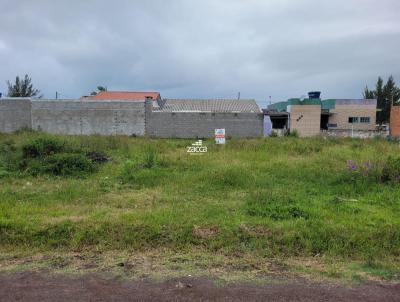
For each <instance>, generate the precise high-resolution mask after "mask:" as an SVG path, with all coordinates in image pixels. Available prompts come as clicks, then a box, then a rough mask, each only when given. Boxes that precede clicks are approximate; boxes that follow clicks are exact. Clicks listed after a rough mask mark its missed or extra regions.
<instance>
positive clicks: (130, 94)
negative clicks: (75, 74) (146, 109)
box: [81, 91, 160, 101]
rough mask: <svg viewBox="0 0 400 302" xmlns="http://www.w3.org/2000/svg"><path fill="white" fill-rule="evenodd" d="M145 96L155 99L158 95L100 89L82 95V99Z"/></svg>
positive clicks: (125, 98)
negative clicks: (87, 94)
mask: <svg viewBox="0 0 400 302" xmlns="http://www.w3.org/2000/svg"><path fill="white" fill-rule="evenodd" d="M146 97H152V98H153V100H156V99H158V98H159V97H160V93H159V92H131V91H101V92H99V93H97V94H96V95H90V96H82V97H81V99H84V100H93V101H101V100H126V101H143V100H145V99H146Z"/></svg>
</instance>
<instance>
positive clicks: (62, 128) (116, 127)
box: [32, 100, 145, 136]
mask: <svg viewBox="0 0 400 302" xmlns="http://www.w3.org/2000/svg"><path fill="white" fill-rule="evenodd" d="M144 120H145V106H144V101H143V102H136V101H114V100H113V101H81V100H32V128H33V129H40V130H43V131H45V132H49V133H56V134H72V135H73V134H83V135H90V134H103V135H138V136H140V135H144V134H145V121H144Z"/></svg>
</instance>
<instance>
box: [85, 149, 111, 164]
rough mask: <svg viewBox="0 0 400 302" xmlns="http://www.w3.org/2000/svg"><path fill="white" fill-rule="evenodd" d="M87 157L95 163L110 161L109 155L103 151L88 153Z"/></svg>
mask: <svg viewBox="0 0 400 302" xmlns="http://www.w3.org/2000/svg"><path fill="white" fill-rule="evenodd" d="M86 157H87V158H89V159H90V160H91V161H92V162H94V163H105V162H107V161H108V160H109V158H108V157H107V155H106V154H105V153H103V152H101V151H87V152H86Z"/></svg>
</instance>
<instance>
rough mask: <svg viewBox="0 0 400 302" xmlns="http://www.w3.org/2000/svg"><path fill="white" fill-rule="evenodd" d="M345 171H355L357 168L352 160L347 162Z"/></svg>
mask: <svg viewBox="0 0 400 302" xmlns="http://www.w3.org/2000/svg"><path fill="white" fill-rule="evenodd" d="M347 169H349V170H350V171H357V166H356V164H355V163H354V162H353V161H352V160H348V161H347Z"/></svg>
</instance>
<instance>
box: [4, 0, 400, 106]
mask: <svg viewBox="0 0 400 302" xmlns="http://www.w3.org/2000/svg"><path fill="white" fill-rule="evenodd" d="M399 12H400V1H399V0H380V1H376V0H335V1H332V0H315V1H313V0H290V1H289V0H146V1H144V0H137V1H136V0H131V1H120V0H114V1H83V0H80V1H78V0H77V1H75V0H69V1H54V0H49V1H44V0H43V1H40V0H35V1H32V0H26V1H24V0H0V91H3V92H6V84H5V82H6V80H8V79H10V80H12V79H14V78H15V76H16V75H17V74H19V75H23V74H25V73H28V74H29V75H31V77H32V79H33V82H34V84H35V86H37V88H39V89H41V91H42V92H43V93H44V96H45V97H47V98H52V97H54V95H55V91H58V92H59V93H60V94H61V96H63V97H65V98H77V97H79V96H81V95H84V94H88V93H90V91H92V90H94V89H95V87H96V86H97V85H104V86H107V87H108V90H133V91H134V90H144V91H148V90H155V91H160V92H161V94H162V96H163V97H168V98H173V97H177V98H182V97H198V98H211V97H218V98H232V97H236V96H237V93H238V91H240V92H241V96H242V97H243V98H255V99H257V100H258V101H259V102H260V103H261V104H265V101H266V100H267V99H268V97H269V96H272V100H273V101H279V100H285V99H287V98H289V97H300V96H302V95H305V94H306V93H307V92H308V91H309V90H321V91H322V92H323V97H324V98H328V97H338V98H360V97H361V92H362V89H363V87H364V86H365V85H366V84H369V85H374V83H375V82H376V78H377V77H378V76H379V75H381V76H383V77H387V76H389V75H390V74H393V76H394V77H395V79H396V80H397V81H398V82H400V14H399ZM263 102H264V103H263Z"/></svg>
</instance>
